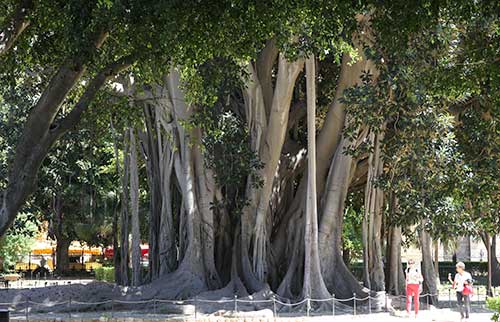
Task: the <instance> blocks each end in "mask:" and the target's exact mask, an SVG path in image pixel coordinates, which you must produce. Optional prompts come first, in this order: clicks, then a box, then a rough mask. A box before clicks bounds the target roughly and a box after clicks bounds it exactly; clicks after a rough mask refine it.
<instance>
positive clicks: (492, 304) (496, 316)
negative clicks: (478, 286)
mask: <svg viewBox="0 0 500 322" xmlns="http://www.w3.org/2000/svg"><path fill="white" fill-rule="evenodd" d="M486 307H487V308H489V309H490V310H493V316H492V317H491V320H492V321H494V322H498V321H500V296H497V297H490V298H487V299H486Z"/></svg>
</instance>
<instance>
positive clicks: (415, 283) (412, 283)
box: [406, 259, 424, 317]
mask: <svg viewBox="0 0 500 322" xmlns="http://www.w3.org/2000/svg"><path fill="white" fill-rule="evenodd" d="M423 281H424V278H423V277H422V273H421V272H420V270H419V269H418V267H416V266H415V261H414V260H413V259H410V260H409V261H408V267H407V268H406V312H407V313H408V315H410V311H411V298H412V297H413V306H414V309H415V317H417V315H418V308H419V304H420V301H419V296H420V289H421V286H420V284H421V283H422V282H423Z"/></svg>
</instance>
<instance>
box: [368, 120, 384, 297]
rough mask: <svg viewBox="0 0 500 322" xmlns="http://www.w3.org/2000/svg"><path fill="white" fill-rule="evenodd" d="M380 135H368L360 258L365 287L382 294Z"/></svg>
mask: <svg viewBox="0 0 500 322" xmlns="http://www.w3.org/2000/svg"><path fill="white" fill-rule="evenodd" d="M381 131H382V132H377V133H375V132H373V131H372V132H371V133H370V135H369V140H370V144H371V145H372V146H373V152H372V153H370V155H369V158H368V178H367V181H366V187H365V207H364V210H365V214H364V219H363V257H364V263H363V266H364V274H363V275H364V280H365V286H366V287H368V288H369V289H370V290H373V291H384V290H385V280H384V278H385V277H384V265H383V262H382V218H383V211H384V209H383V206H384V192H383V191H382V189H381V188H379V187H378V186H377V183H376V180H377V179H378V178H379V177H381V176H382V174H383V171H384V168H383V162H382V156H381V144H382V143H381V142H382V139H383V131H384V129H382V130H381Z"/></svg>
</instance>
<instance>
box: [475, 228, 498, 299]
mask: <svg viewBox="0 0 500 322" xmlns="http://www.w3.org/2000/svg"><path fill="white" fill-rule="evenodd" d="M480 235H481V238H482V240H483V243H484V245H485V247H486V254H487V255H488V256H487V257H488V290H490V289H491V287H492V286H500V263H499V262H498V259H497V256H496V251H497V249H496V248H497V241H496V235H493V236H490V235H489V234H487V233H481V234H480Z"/></svg>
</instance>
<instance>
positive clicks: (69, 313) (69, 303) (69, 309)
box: [68, 296, 71, 319]
mask: <svg viewBox="0 0 500 322" xmlns="http://www.w3.org/2000/svg"><path fill="white" fill-rule="evenodd" d="M68 315H69V318H70V319H71V296H70V297H69V301H68Z"/></svg>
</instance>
